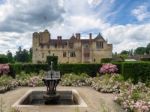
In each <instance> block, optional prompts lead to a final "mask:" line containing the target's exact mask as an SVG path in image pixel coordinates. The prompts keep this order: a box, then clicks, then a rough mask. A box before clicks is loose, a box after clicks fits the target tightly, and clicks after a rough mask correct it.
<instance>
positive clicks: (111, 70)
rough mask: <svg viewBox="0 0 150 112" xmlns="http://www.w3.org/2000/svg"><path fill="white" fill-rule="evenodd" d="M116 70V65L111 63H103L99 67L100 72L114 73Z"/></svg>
mask: <svg viewBox="0 0 150 112" xmlns="http://www.w3.org/2000/svg"><path fill="white" fill-rule="evenodd" d="M117 71H118V68H117V66H116V65H113V64H111V63H107V64H103V65H102V67H101V68H100V73H103V74H105V73H116V72H117Z"/></svg>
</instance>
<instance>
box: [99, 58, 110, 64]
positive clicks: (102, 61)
mask: <svg viewBox="0 0 150 112" xmlns="http://www.w3.org/2000/svg"><path fill="white" fill-rule="evenodd" d="M111 61H112V58H102V59H101V63H110V62H111Z"/></svg>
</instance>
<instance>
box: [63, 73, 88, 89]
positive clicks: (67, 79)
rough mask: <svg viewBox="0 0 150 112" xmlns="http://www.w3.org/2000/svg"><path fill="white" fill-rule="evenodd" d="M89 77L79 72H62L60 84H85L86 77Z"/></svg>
mask: <svg viewBox="0 0 150 112" xmlns="http://www.w3.org/2000/svg"><path fill="white" fill-rule="evenodd" d="M87 78H89V76H88V75H87V74H85V73H81V74H78V75H77V74H74V73H70V74H64V75H63V76H62V80H61V85H63V86H87V84H86V79H87Z"/></svg>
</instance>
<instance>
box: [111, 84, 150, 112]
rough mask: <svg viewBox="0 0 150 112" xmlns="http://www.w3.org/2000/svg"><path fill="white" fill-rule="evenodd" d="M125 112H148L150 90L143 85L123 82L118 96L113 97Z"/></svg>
mask: <svg viewBox="0 0 150 112" xmlns="http://www.w3.org/2000/svg"><path fill="white" fill-rule="evenodd" d="M114 101H115V102H117V103H118V104H120V105H121V106H122V108H124V109H125V110H126V112H150V88H148V87H146V86H145V84H143V83H138V84H136V85H133V84H131V83H128V82H125V83H122V85H121V86H120V94H118V95H117V96H116V97H115V100H114Z"/></svg>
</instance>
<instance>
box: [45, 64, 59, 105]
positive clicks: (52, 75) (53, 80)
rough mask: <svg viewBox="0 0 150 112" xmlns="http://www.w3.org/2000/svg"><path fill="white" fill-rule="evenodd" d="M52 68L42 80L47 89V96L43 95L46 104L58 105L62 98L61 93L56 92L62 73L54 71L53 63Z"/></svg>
mask: <svg viewBox="0 0 150 112" xmlns="http://www.w3.org/2000/svg"><path fill="white" fill-rule="evenodd" d="M50 68H51V69H50V71H48V72H47V73H46V76H45V77H44V78H43V80H42V81H43V82H44V84H45V86H46V87H47V91H46V94H44V95H43V98H44V99H45V104H51V103H57V101H59V98H60V95H59V93H57V92H56V87H57V85H58V83H59V81H60V71H54V70H53V62H51V66H50Z"/></svg>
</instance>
